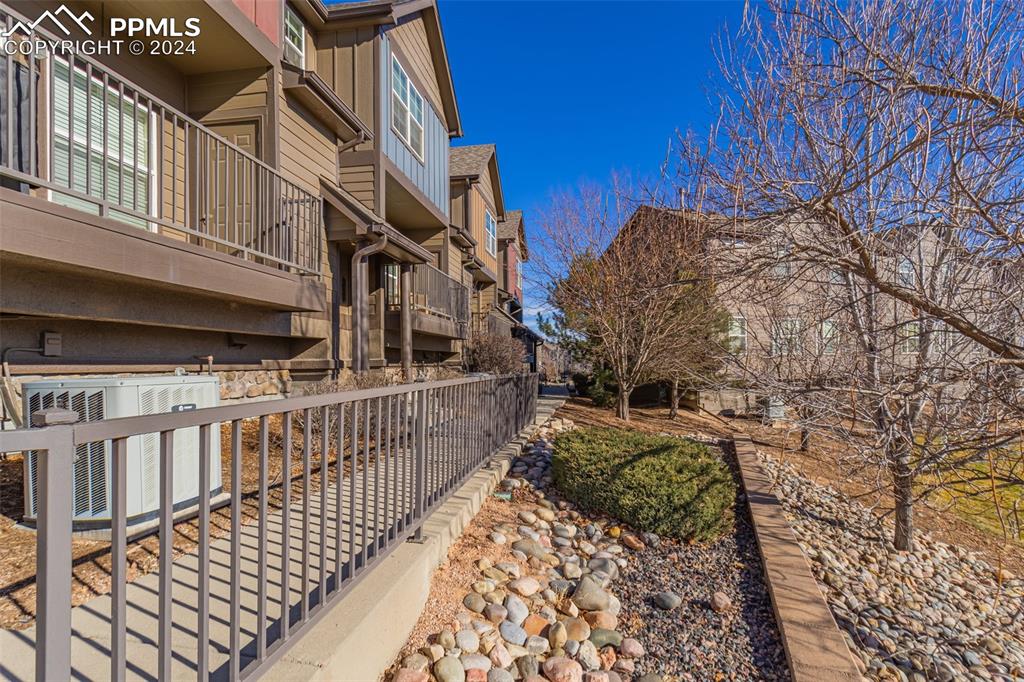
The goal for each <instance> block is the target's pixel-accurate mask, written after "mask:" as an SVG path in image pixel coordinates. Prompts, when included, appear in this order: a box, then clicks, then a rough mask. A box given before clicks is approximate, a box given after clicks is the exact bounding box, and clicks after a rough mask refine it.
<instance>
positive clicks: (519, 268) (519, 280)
mask: <svg viewBox="0 0 1024 682" xmlns="http://www.w3.org/2000/svg"><path fill="white" fill-rule="evenodd" d="M515 265H516V288H517V289H519V293H520V295H522V293H523V263H522V261H520V260H519V256H518V255H517V256H516V260H515Z"/></svg>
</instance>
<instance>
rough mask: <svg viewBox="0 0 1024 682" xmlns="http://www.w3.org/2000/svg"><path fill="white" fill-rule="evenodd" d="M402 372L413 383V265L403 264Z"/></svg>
mask: <svg viewBox="0 0 1024 682" xmlns="http://www.w3.org/2000/svg"><path fill="white" fill-rule="evenodd" d="M401 289H402V291H401V298H402V300H401V318H402V372H403V373H404V374H405V380H406V381H409V382H411V381H412V380H413V378H414V377H413V375H412V303H411V300H410V299H411V298H412V265H411V264H410V263H402V275H401Z"/></svg>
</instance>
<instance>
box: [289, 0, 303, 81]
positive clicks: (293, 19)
mask: <svg viewBox="0 0 1024 682" xmlns="http://www.w3.org/2000/svg"><path fill="white" fill-rule="evenodd" d="M293 24H294V25H293ZM289 28H291V29H292V30H297V31H298V34H299V42H298V43H295V41H293V40H292V39H291V38H290V37H289V36H288V29H289ZM288 48H291V49H292V50H294V51H295V52H296V54H297V56H298V64H295V63H294V62H293V61H292V58H294V57H292V56H291V55H289V54H288ZM284 60H285V61H286V62H288V63H289V64H293V65H294V66H297V67H299V68H300V69H305V68H306V24H305V23H304V22H303V21H302V17H300V16H299V14H298V12H296V11H295V10H294V9H292V8H291V6H290V5H285V6H284Z"/></svg>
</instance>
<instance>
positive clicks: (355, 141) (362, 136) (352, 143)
mask: <svg viewBox="0 0 1024 682" xmlns="http://www.w3.org/2000/svg"><path fill="white" fill-rule="evenodd" d="M364 142H366V132H365V131H362V130H360V131H359V134H358V135H356V136H355V137H354V138H352V139H351V140H349V141H348V142H346V143H345V144H343V145H341V146H340V147H338V153H339V154H341V153H342V152H347V151H348V150H349V149H352V148H353V147H358V146H359V145H361V144H362V143H364Z"/></svg>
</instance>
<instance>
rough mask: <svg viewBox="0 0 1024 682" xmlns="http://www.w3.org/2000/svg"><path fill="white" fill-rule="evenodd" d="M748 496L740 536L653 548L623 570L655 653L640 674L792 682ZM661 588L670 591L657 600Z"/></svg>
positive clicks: (632, 608)
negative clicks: (749, 508) (751, 519)
mask: <svg viewBox="0 0 1024 682" xmlns="http://www.w3.org/2000/svg"><path fill="white" fill-rule="evenodd" d="M742 497H743V493H742V492H739V493H738V494H737V498H738V499H737V501H736V523H735V525H734V528H733V530H732V532H729V533H725V534H724V535H722V536H721V537H719V538H717V539H716V540H713V541H711V542H709V543H706V544H693V545H680V544H678V543H671V542H663V543H659V544H657V545H652V546H651V547H650V548H649V549H648V550H647V551H646V552H644V553H643V558H642V561H635V562H630V564H629V566H628V567H627V568H626V569H625V570H624V571H623V580H622V606H623V609H624V610H625V611H626V612H628V613H632V614H635V616H634V618H633V619H632V621H633V622H635V623H636V624H637V625H636V627H637V628H638V629H639V630H640V631H642V632H643V633H644V642H645V644H646V645H647V650H648V656H647V657H645V658H644V659H643V660H642V661H638V664H637V670H638V672H648V671H655V670H656V671H658V672H660V673H662V674H670V675H672V676H673V678H674V679H679V680H743V681H747V680H788V679H789V673H788V671H787V666H786V654H785V651H784V650H783V647H782V644H781V642H780V639H779V631H778V625H777V624H776V622H775V615H774V612H773V610H772V604H771V597H770V596H769V592H768V588H767V586H766V585H765V580H764V574H763V572H762V569H761V557H760V553H759V551H758V546H757V539H756V538H755V537H754V531H753V528H752V527H751V524H750V517H749V515H748V513H747V510H746V504H745V502H744V501H743V499H742ZM658 589H661V590H670V591H663V592H654V593H653V594H652V590H658ZM630 629H631V628H630Z"/></svg>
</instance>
